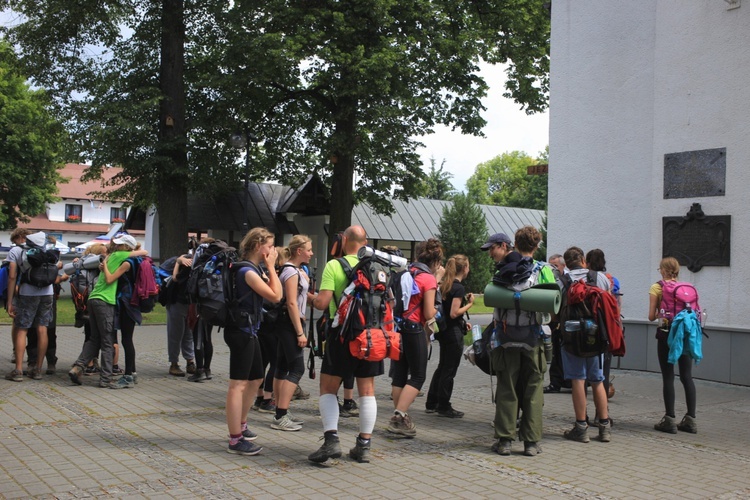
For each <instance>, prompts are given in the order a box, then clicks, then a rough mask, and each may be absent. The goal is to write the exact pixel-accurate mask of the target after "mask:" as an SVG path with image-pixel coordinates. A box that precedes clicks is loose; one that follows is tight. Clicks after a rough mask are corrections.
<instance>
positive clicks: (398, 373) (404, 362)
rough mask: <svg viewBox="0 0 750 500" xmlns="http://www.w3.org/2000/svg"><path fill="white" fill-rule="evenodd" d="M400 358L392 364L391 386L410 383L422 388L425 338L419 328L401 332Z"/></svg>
mask: <svg viewBox="0 0 750 500" xmlns="http://www.w3.org/2000/svg"><path fill="white" fill-rule="evenodd" d="M401 349H402V350H403V353H402V354H401V359H400V360H399V361H397V362H396V363H394V364H393V366H394V368H393V381H392V382H391V385H392V386H393V387H401V388H402V389H403V387H404V386H405V385H407V384H408V385H410V386H412V387H414V388H416V389H417V390H420V389H422V386H423V385H424V381H425V379H426V378H427V338H426V337H425V332H424V330H422V329H421V328H420V329H419V331H417V332H414V333H412V332H409V333H404V332H402V333H401Z"/></svg>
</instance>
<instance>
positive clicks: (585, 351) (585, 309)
mask: <svg viewBox="0 0 750 500" xmlns="http://www.w3.org/2000/svg"><path fill="white" fill-rule="evenodd" d="M562 283H563V286H564V287H565V289H564V291H563V295H562V305H561V306H560V314H559V315H560V333H561V335H562V343H561V345H562V348H563V349H565V350H566V351H568V352H569V353H571V354H573V355H574V356H578V357H579V358H591V357H594V356H598V355H599V354H601V353H603V352H604V351H605V350H606V349H607V340H606V334H605V333H604V331H603V329H602V328H601V326H602V325H599V324H598V322H597V320H596V318H595V317H594V312H593V310H592V308H591V306H590V304H588V303H587V301H582V302H579V303H577V304H569V301H568V293H569V292H570V288H571V285H572V284H573V281H572V279H571V278H570V275H568V274H566V275H565V276H563V278H562ZM586 283H588V284H589V285H592V286H596V283H597V272H596V271H592V270H589V271H588V272H587V273H586Z"/></svg>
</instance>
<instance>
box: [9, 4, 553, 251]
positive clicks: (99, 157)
mask: <svg viewBox="0 0 750 500" xmlns="http://www.w3.org/2000/svg"><path fill="white" fill-rule="evenodd" d="M543 4H544V2H543V0H480V1H478V2H470V3H465V2H453V1H448V0H440V1H436V0H411V1H409V2H401V1H398V2H397V1H395V0H344V1H334V0H312V1H311V0H294V1H288V0H284V1H282V0H270V1H264V2H259V1H257V0H236V1H234V2H226V1H223V0H205V1H202V2H188V3H183V1H182V0H161V1H160V2H153V1H150V0H119V1H115V0H106V1H102V0H77V1H76V2H70V1H68V0H0V5H2V6H3V7H6V8H10V9H13V10H14V11H16V12H20V13H22V14H23V16H22V17H20V18H19V20H20V22H19V23H18V24H14V25H12V26H11V27H10V28H9V29H8V30H6V34H7V36H9V37H10V39H11V40H12V42H13V43H15V44H16V45H17V46H18V47H19V48H20V53H21V56H22V58H23V61H24V62H25V63H26V64H27V67H28V68H29V69H30V71H31V74H32V75H33V76H34V78H35V79H36V82H37V83H38V84H39V85H41V86H43V87H45V88H49V89H50V91H51V92H52V93H53V95H54V96H55V97H56V103H57V104H58V106H59V107H58V109H59V111H60V113H61V115H62V116H64V117H65V119H66V124H67V125H68V126H69V127H70V128H71V130H72V131H73V134H74V137H75V138H76V140H77V142H76V144H77V147H76V150H75V152H76V153H78V154H79V155H80V157H81V158H82V159H86V160H90V161H91V162H92V164H93V168H92V169H91V175H96V173H97V172H98V171H99V170H100V169H101V168H102V167H103V166H104V165H119V166H122V167H123V173H122V175H121V176H119V177H118V178H117V179H115V181H114V182H116V183H120V184H119V186H120V189H119V190H118V191H116V192H115V193H114V194H113V196H120V197H123V195H127V197H128V199H131V200H132V202H133V203H134V204H136V205H139V206H142V207H146V206H150V205H151V204H153V203H156V205H157V208H158V209H159V213H160V219H161V220H160V222H161V231H160V239H161V244H162V247H163V248H164V247H168V248H169V247H170V245H172V246H173V247H174V248H175V249H177V251H179V250H180V249H181V246H182V245H183V244H184V239H183V237H184V235H185V227H186V226H185V218H184V214H183V212H184V199H185V197H186V195H187V191H188V190H189V189H193V190H196V191H200V192H201V193H202V194H204V195H205V196H211V195H212V194H216V193H226V192H227V191H228V190H232V189H236V188H238V187H239V186H240V185H241V182H238V181H239V180H240V179H242V178H244V176H245V175H246V172H245V169H244V161H243V159H242V157H241V155H243V154H244V153H245V152H246V153H248V154H249V155H250V157H249V158H247V160H248V164H249V165H251V166H252V171H251V172H250V179H251V180H260V179H275V180H281V181H282V182H284V183H286V184H294V183H295V181H296V180H300V179H302V178H304V176H306V175H307V174H309V173H310V172H311V171H313V170H316V171H317V172H318V174H319V175H320V176H321V178H322V179H324V180H325V181H326V182H328V183H329V185H330V187H331V191H332V193H334V195H333V196H332V207H331V221H330V225H331V230H332V231H336V230H339V229H343V228H344V227H345V226H347V225H348V224H349V223H350V220H351V212H352V207H353V204H354V203H356V202H359V201H361V200H366V201H368V203H369V204H370V205H371V206H374V207H376V209H378V210H380V211H387V210H388V209H389V208H390V204H389V202H388V201H387V196H385V195H394V196H396V197H399V198H406V197H408V196H412V195H414V194H415V193H416V192H417V189H418V185H419V181H420V180H421V179H422V177H423V173H422V171H421V168H420V167H421V166H420V162H419V157H418V155H417V154H416V148H417V147H418V146H419V142H418V137H419V136H421V135H424V134H426V133H429V132H430V131H432V130H433V127H434V126H435V125H437V124H447V125H451V126H453V127H455V128H458V129H460V130H461V131H463V132H464V133H469V134H481V128H482V126H483V125H484V120H483V119H482V118H481V116H480V113H481V111H482V110H483V108H482V105H481V98H482V97H484V96H485V94H486V89H487V83H486V82H485V81H484V80H483V79H482V78H481V77H480V76H479V74H478V66H477V65H478V63H479V62H480V60H485V61H488V62H490V63H508V67H509V70H508V81H507V82H506V88H507V95H508V96H510V97H512V98H513V99H515V100H516V101H518V102H519V103H520V104H521V105H522V106H523V107H524V108H525V109H526V110H527V111H528V112H536V111H539V110H542V109H544V108H545V107H546V105H547V90H548V80H547V72H548V69H549V58H548V47H549V17H548V13H547V12H546V11H545V10H544V7H543ZM183 63H184V71H183V67H182V65H183ZM235 129H240V130H242V131H243V132H244V133H246V134H247V133H249V132H253V133H255V134H257V135H259V136H260V138H261V139H262V141H263V143H262V146H261V147H259V148H252V149H247V150H246V151H242V152H240V151H236V150H233V149H232V148H231V147H230V145H229V144H228V141H227V138H228V136H229V134H230V133H231V132H232V131H234V130H235ZM355 179H356V181H355ZM162 253H164V252H162ZM170 253H171V251H170Z"/></svg>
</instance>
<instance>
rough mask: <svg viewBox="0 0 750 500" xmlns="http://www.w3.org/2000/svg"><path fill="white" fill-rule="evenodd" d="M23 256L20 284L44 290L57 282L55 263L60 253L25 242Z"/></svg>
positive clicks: (28, 241)
mask: <svg viewBox="0 0 750 500" xmlns="http://www.w3.org/2000/svg"><path fill="white" fill-rule="evenodd" d="M25 247H26V250H25V251H24V254H23V260H24V265H22V271H21V283H28V284H29V285H32V286H35V287H38V288H44V287H47V286H49V285H51V284H53V283H54V282H55V281H56V280H57V274H58V270H57V262H58V261H59V260H60V252H59V250H56V249H54V248H49V249H45V248H44V247H40V246H38V245H35V244H34V243H32V242H31V241H30V240H26V245H25Z"/></svg>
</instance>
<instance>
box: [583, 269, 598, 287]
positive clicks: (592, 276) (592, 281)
mask: <svg viewBox="0 0 750 500" xmlns="http://www.w3.org/2000/svg"><path fill="white" fill-rule="evenodd" d="M598 280H599V276H598V273H597V272H596V271H593V270H591V269H589V270H588V272H586V283H588V284H589V285H591V286H596V284H597V283H598V282H599V281H598Z"/></svg>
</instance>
